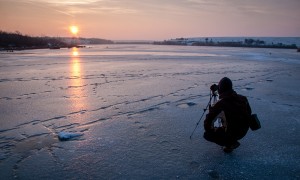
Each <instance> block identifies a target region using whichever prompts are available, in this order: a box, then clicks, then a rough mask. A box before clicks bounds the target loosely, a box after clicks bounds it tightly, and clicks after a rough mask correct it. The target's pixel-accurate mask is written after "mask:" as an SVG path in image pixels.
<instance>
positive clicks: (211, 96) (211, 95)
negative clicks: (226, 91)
mask: <svg viewBox="0 0 300 180" xmlns="http://www.w3.org/2000/svg"><path fill="white" fill-rule="evenodd" d="M209 96H210V98H209V101H208V103H207V105H206V108H205V109H203V113H202V115H201V117H200V119H199V121H198V122H197V124H196V127H195V129H194V130H193V132H192V134H191V135H190V139H192V136H193V135H194V132H195V130H196V129H197V127H198V125H199V123H200V121H201V119H202V117H203V116H204V114H205V112H206V110H207V109H208V107H209V106H210V104H211V100H212V99H213V102H214V103H215V102H217V97H218V94H217V91H214V92H212V91H210V93H209Z"/></svg>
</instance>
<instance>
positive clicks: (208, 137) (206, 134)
mask: <svg viewBox="0 0 300 180" xmlns="http://www.w3.org/2000/svg"><path fill="white" fill-rule="evenodd" d="M203 138H204V139H206V140H207V141H211V142H214V135H213V133H212V132H208V131H205V132H204V134H203Z"/></svg>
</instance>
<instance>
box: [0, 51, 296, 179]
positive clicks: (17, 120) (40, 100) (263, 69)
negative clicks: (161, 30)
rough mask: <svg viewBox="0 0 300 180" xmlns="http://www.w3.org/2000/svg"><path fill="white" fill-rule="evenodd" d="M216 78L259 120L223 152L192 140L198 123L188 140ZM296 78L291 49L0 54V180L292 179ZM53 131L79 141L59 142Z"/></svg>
mask: <svg viewBox="0 0 300 180" xmlns="http://www.w3.org/2000/svg"><path fill="white" fill-rule="evenodd" d="M224 76H228V77H230V78H231V79H232V80H233V84H234V88H235V90H236V91H237V92H238V93H241V94H243V95H245V96H247V97H248V99H249V102H250V104H251V106H252V110H253V113H256V114H257V115H258V117H259V119H260V121H261V124H262V128H261V129H260V130H258V131H255V132H253V131H249V133H248V134H247V136H246V137H245V138H244V139H243V140H242V141H241V146H240V147H239V148H238V149H237V150H235V151H234V152H233V153H232V154H229V155H228V154H224V153H223V152H222V150H221V148H220V147H219V146H217V145H215V144H212V143H209V142H206V141H205V140H204V139H203V138H202V134H203V127H202V123H203V121H201V123H200V125H199V127H198V129H197V131H196V132H195V134H194V136H193V139H192V140H190V139H189V137H190V135H191V133H192V130H193V129H194V127H195V125H196V123H197V122H198V120H199V118H200V116H201V114H202V113H203V108H205V107H206V105H207V103H208V100H209V87H210V85H211V84H213V83H217V82H218V81H219V79H221V78H222V77H224ZM299 80H300V58H299V53H297V52H296V51H295V50H281V49H255V48H221V47H191V46H189V47H186V46H154V45H105V46H95V47H92V48H86V49H60V50H29V51H19V52H14V53H7V52H0V115H1V118H0V120H1V121H0V147H1V148H0V169H1V170H0V177H1V178H3V179H13V178H20V179H28V178H29V177H35V178H36V179H176V178H179V179H209V178H220V179H268V178H278V177H280V178H282V179H299V178H300V176H299V174H300V168H299V167H300V164H299V151H300V141H299V135H300V134H299V133H300V131H299V122H300V121H299V119H300V117H299V109H300V104H299V102H300V97H299ZM60 132H72V133H75V134H84V136H81V137H80V138H75V139H72V141H66V142H61V141H59V140H58V138H57V135H58V134H59V133H60ZM44 167H47V168H44ZM37 169H39V170H37Z"/></svg>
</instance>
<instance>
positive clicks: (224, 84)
mask: <svg viewBox="0 0 300 180" xmlns="http://www.w3.org/2000/svg"><path fill="white" fill-rule="evenodd" d="M230 90H232V82H231V80H230V79H229V78H228V77H223V78H222V79H221V80H220V82H219V84H218V92H219V94H222V93H224V92H226V91H230Z"/></svg>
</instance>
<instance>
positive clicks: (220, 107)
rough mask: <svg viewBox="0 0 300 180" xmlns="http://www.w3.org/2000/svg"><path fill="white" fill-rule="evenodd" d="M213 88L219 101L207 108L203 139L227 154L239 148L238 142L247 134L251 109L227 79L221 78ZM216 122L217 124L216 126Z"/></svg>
mask: <svg viewBox="0 0 300 180" xmlns="http://www.w3.org/2000/svg"><path fill="white" fill-rule="evenodd" d="M213 86H215V88H216V89H217V91H218V93H219V98H220V99H219V101H217V102H216V103H215V104H214V105H212V106H210V107H209V112H208V114H207V115H206V118H205V120H204V129H205V132H204V135H203V137H204V138H205V139H206V140H207V141H210V142H214V143H216V144H218V145H220V146H223V151H224V152H226V153H229V152H232V151H233V149H236V148H237V147H239V146H240V143H239V142H238V140H240V139H242V138H243V137H244V136H245V135H246V134H247V131H248V129H249V121H250V117H251V108H250V105H249V102H248V99H247V98H246V97H245V96H242V95H239V94H237V93H236V92H235V91H234V90H233V88H232V81H231V80H230V79H229V78H228V77H224V78H222V79H221V80H220V82H219V84H218V85H213ZM212 88H213V87H211V89H212ZM217 122H218V123H219V124H218V125H217V126H216V123H217Z"/></svg>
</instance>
